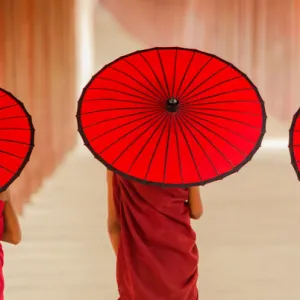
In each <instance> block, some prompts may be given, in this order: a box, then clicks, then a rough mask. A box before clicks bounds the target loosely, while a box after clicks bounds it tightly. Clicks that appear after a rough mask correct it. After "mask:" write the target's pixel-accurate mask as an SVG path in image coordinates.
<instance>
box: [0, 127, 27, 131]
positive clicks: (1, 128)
mask: <svg viewBox="0 0 300 300" xmlns="http://www.w3.org/2000/svg"><path fill="white" fill-rule="evenodd" d="M1 130H29V131H30V130H31V129H30V128H13V127H10V128H4V127H0V131H1Z"/></svg>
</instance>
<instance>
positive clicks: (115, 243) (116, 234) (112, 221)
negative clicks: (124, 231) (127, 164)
mask: <svg viewBox="0 0 300 300" xmlns="http://www.w3.org/2000/svg"><path fill="white" fill-rule="evenodd" d="M106 179H107V198H108V199H107V200H108V218H107V228H108V234H109V238H110V241H111V244H112V247H113V249H114V251H115V254H116V255H117V253H118V248H119V242H120V232H121V228H120V223H119V220H118V216H117V212H116V207H115V203H114V197H113V172H111V171H109V170H107V173H106Z"/></svg>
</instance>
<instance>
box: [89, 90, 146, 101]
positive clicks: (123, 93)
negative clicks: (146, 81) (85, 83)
mask: <svg viewBox="0 0 300 300" xmlns="http://www.w3.org/2000/svg"><path fill="white" fill-rule="evenodd" d="M90 90H101V91H110V92H115V93H118V94H122V95H128V96H131V97H133V98H138V99H144V100H146V101H149V99H147V98H144V97H141V96H138V95H135V94H130V93H127V92H121V91H119V90H115V89H108V88H102V87H101V88H90Z"/></svg>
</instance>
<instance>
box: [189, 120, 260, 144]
mask: <svg viewBox="0 0 300 300" xmlns="http://www.w3.org/2000/svg"><path fill="white" fill-rule="evenodd" d="M193 118H196V119H199V120H202V121H205V122H207V123H210V124H212V125H214V126H216V127H219V128H222V129H224V130H226V131H228V132H230V133H232V134H234V135H236V136H238V137H240V138H241V139H243V140H245V141H247V142H250V143H255V141H252V140H250V139H249V138H247V137H245V136H243V135H241V134H239V133H238V132H236V131H233V130H231V129H229V128H227V127H225V126H222V125H220V124H218V123H215V122H213V121H209V120H206V119H204V118H201V117H199V116H191V115H190V116H189V119H190V120H193V121H194V122H195V123H197V124H199V125H201V126H205V125H203V124H202V123H200V122H198V121H195V119H193Z"/></svg>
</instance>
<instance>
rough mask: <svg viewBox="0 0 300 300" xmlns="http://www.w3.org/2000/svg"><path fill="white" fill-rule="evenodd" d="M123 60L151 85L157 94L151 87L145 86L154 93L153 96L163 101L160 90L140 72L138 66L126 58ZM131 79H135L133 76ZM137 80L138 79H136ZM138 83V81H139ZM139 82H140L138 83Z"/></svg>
mask: <svg viewBox="0 0 300 300" xmlns="http://www.w3.org/2000/svg"><path fill="white" fill-rule="evenodd" d="M125 62H127V63H128V64H129V65H130V66H132V67H133V68H134V69H135V70H136V71H138V72H139V73H140V74H141V75H142V76H143V78H144V79H145V80H146V81H147V82H148V83H149V84H150V85H151V87H152V88H153V90H154V91H156V92H157V94H155V93H154V92H153V91H152V90H151V89H148V88H147V87H146V86H145V88H146V89H147V90H148V91H149V92H151V93H152V94H153V95H155V97H158V98H159V99H160V100H161V101H162V102H163V101H164V98H163V96H162V95H161V92H160V91H159V90H158V89H157V88H156V86H155V85H154V84H153V83H152V82H151V81H150V80H149V79H148V78H147V77H146V76H145V74H143V72H141V70H140V69H139V68H137V67H136V66H135V65H134V64H132V63H131V62H129V61H128V60H126V59H125ZM133 80H135V81H136V79H135V78H134V79H133ZM138 82H139V81H138ZM139 83H140V82H139ZM140 84H141V83H140ZM143 86H144V85H143Z"/></svg>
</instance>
